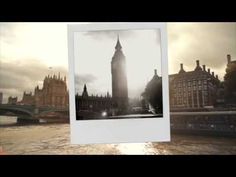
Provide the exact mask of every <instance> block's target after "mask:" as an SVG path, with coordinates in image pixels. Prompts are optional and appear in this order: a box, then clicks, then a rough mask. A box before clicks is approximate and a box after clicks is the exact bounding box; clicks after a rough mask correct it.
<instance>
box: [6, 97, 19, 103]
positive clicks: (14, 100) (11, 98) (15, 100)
mask: <svg viewBox="0 0 236 177" xmlns="http://www.w3.org/2000/svg"><path fill="white" fill-rule="evenodd" d="M8 104H17V97H12V96H9V97H8Z"/></svg>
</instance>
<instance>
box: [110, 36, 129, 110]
mask: <svg viewBox="0 0 236 177" xmlns="http://www.w3.org/2000/svg"><path fill="white" fill-rule="evenodd" d="M111 74H112V99H113V102H114V105H113V106H114V109H116V110H117V113H118V114H123V113H126V112H127V109H128V86H127V75H126V59H125V55H124V54H123V52H122V46H121V44H120V40H119V36H118V39H117V43H116V46H115V53H114V55H113V57H112V61H111Z"/></svg>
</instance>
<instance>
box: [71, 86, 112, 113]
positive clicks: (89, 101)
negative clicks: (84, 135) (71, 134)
mask: <svg viewBox="0 0 236 177" xmlns="http://www.w3.org/2000/svg"><path fill="white" fill-rule="evenodd" d="M75 103H76V104H75V105H76V114H77V117H79V116H81V115H82V114H83V113H80V112H82V111H88V112H90V116H94V115H99V116H101V112H106V113H107V114H112V105H113V103H112V98H111V96H110V94H109V93H108V92H107V95H105V96H102V95H101V96H98V95H96V96H94V95H91V96H89V94H88V90H87V86H86V85H84V89H83V93H82V94H81V95H79V94H78V93H77V94H76V96H75ZM93 113H94V114H93ZM95 113H97V114H95ZM80 114H81V115H80Z"/></svg>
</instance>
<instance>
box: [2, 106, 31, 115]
mask: <svg viewBox="0 0 236 177" xmlns="http://www.w3.org/2000/svg"><path fill="white" fill-rule="evenodd" d="M6 112H11V113H13V114H15V115H16V116H19V115H26V116H30V117H33V112H31V111H29V110H27V109H22V108H14V107H0V114H1V113H6ZM4 115H5V114H4Z"/></svg>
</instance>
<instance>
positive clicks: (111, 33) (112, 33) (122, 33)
mask: <svg viewBox="0 0 236 177" xmlns="http://www.w3.org/2000/svg"><path fill="white" fill-rule="evenodd" d="M118 34H119V37H120V38H127V37H133V36H134V35H135V33H134V31H131V30H107V31H90V32H86V33H85V35H87V36H90V37H92V38H93V39H95V40H101V39H104V38H109V39H112V40H114V39H116V38H117V35H118Z"/></svg>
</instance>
